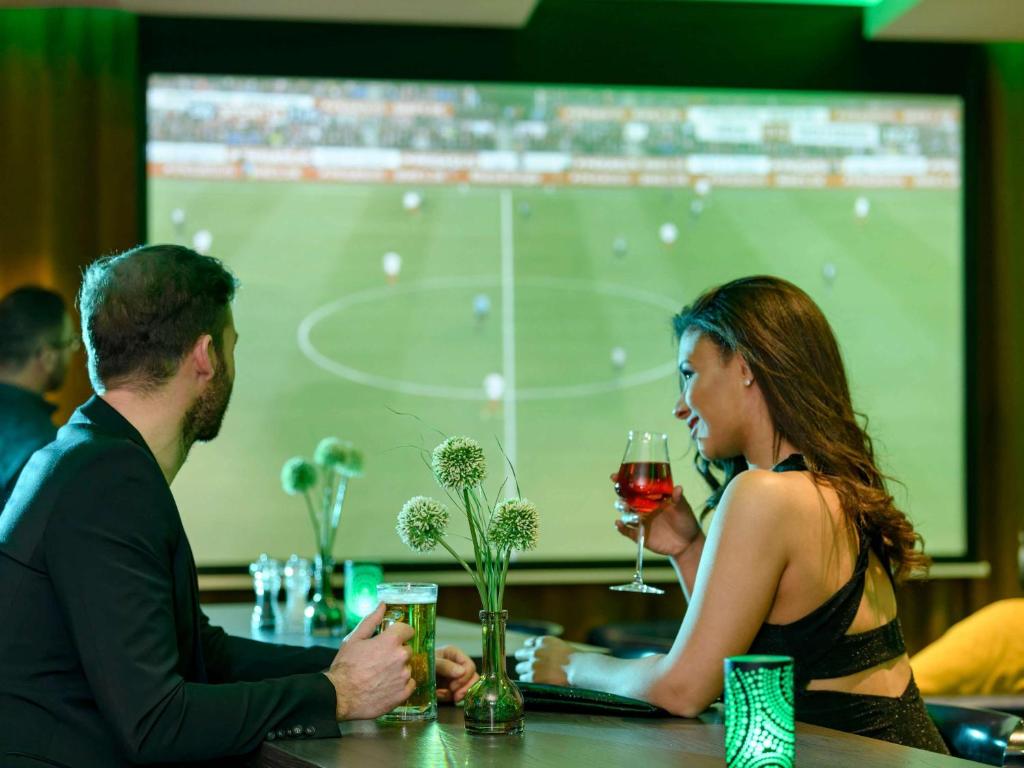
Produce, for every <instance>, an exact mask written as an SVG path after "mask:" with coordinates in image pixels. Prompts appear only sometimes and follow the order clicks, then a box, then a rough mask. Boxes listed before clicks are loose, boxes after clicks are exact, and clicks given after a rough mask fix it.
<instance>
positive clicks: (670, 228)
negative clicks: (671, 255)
mask: <svg viewBox="0 0 1024 768" xmlns="http://www.w3.org/2000/svg"><path fill="white" fill-rule="evenodd" d="M658 237H660V238H661V242H663V243H664V244H665V245H672V243H674V242H675V241H676V239H677V238H678V237H679V227H677V226H676V225H675V224H673V223H672V222H671V221H666V222H665V223H664V224H662V225H661V227H660V228H659V229H658Z"/></svg>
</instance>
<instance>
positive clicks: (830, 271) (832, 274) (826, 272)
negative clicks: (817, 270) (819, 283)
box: [821, 261, 839, 284]
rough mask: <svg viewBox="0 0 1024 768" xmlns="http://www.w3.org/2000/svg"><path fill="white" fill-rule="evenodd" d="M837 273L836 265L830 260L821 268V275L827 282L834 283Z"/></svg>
mask: <svg viewBox="0 0 1024 768" xmlns="http://www.w3.org/2000/svg"><path fill="white" fill-rule="evenodd" d="M837 274H839V271H838V270H837V269H836V265H835V264H833V263H832V262H831V261H829V262H826V263H825V265H824V266H823V267H822V268H821V276H822V277H823V278H825V282H827V283H830V284H831V283H834V282H835V279H836V275H837Z"/></svg>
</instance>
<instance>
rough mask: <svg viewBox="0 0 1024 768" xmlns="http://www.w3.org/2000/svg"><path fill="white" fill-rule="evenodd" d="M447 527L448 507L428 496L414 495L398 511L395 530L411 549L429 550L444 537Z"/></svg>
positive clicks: (417, 550) (415, 550) (418, 550)
mask: <svg viewBox="0 0 1024 768" xmlns="http://www.w3.org/2000/svg"><path fill="white" fill-rule="evenodd" d="M447 527H448V507H446V506H445V505H444V504H442V503H441V502H439V501H435V500H434V499H431V498H428V497H427V496H413V497H412V498H411V499H409V500H408V501H407V502H405V504H404V505H403V506H402V511H401V512H399V513H398V525H396V526H395V530H396V531H398V536H399V538H401V540H402V542H403V543H404V544H405V545H406V546H407V547H409V549H411V550H413V551H414V552H429V551H430V550H432V549H433V548H434V547H436V546H437V543H438V542H439V541H440V540H441V539H442V538H443V537H444V532H445V529H446V528H447Z"/></svg>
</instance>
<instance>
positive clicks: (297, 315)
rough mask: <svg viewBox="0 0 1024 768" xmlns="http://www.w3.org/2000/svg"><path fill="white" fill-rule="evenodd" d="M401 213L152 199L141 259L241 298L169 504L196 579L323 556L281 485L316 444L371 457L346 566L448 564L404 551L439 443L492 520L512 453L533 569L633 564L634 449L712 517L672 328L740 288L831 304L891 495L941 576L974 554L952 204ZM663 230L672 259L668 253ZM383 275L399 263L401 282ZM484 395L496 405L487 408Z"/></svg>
mask: <svg viewBox="0 0 1024 768" xmlns="http://www.w3.org/2000/svg"><path fill="white" fill-rule="evenodd" d="M411 189H412V188H409V187H403V186H401V185H394V184H391V185H362V186H359V185H344V184H331V183H324V182H313V183H309V182H260V183H246V182H239V181H196V180H183V179H171V178H151V179H150V181H149V227H150V230H149V240H150V242H154V243H158V242H181V243H183V244H192V242H193V238H194V236H195V234H196V232H198V231H200V230H206V231H208V232H209V233H210V235H211V236H212V240H211V244H210V247H209V252H210V253H211V254H212V255H214V256H217V257H218V258H220V259H222V260H223V261H224V262H225V263H226V264H227V265H228V266H229V267H230V268H231V269H232V270H233V271H234V272H235V273H236V275H237V276H238V278H239V279H240V280H241V282H242V288H241V290H240V292H239V294H238V296H237V298H236V301H235V304H234V315H235V322H236V325H237V328H238V331H239V334H240V340H239V344H238V347H237V351H236V370H237V374H236V381H235V390H234V395H233V398H232V401H231V406H230V409H229V411H228V415H227V418H226V420H225V423H224V427H223V430H222V432H221V436H220V437H219V438H217V440H216V441H215V442H214V443H212V444H210V445H197V446H196V447H195V448H194V449H193V451H192V456H191V457H190V459H189V462H188V463H187V464H186V466H185V468H184V470H183V471H182V473H181V475H180V476H179V478H178V479H177V480H176V481H175V484H174V492H175V495H176V497H177V499H178V503H179V506H180V508H181V511H182V516H183V519H184V520H185V523H186V527H187V529H188V531H189V534H190V539H191V541H192V544H193V547H194V548H195V554H196V559H197V561H198V562H199V564H200V565H216V564H225V563H238V562H248V561H249V560H251V559H253V558H254V557H255V556H256V555H257V554H258V553H259V552H262V551H268V552H270V553H271V554H272V555H274V556H277V557H287V556H288V554H290V553H291V552H299V553H302V554H305V555H307V556H308V555H309V554H310V553H311V552H312V549H313V546H312V534H311V532H310V531H309V524H308V520H307V519H306V513H305V510H304V507H303V505H302V503H301V501H300V500H299V499H296V498H290V497H287V496H286V495H285V494H284V493H283V492H282V490H281V488H280V484H279V470H280V467H281V464H282V463H283V462H284V461H285V460H286V459H287V458H289V457H291V456H293V455H305V456H307V457H308V456H310V455H311V453H312V449H313V447H314V445H315V444H316V442H317V441H318V440H319V439H320V438H321V437H323V436H326V435H337V436H339V437H341V438H344V439H347V440H351V441H352V442H353V443H354V444H355V445H356V446H358V447H360V448H362V449H363V451H364V452H365V455H366V476H365V477H364V478H360V479H357V480H354V481H353V482H352V483H351V485H350V489H349V496H348V498H347V500H346V504H345V510H344V515H343V518H342V522H341V526H340V529H339V533H338V541H337V546H336V548H335V553H336V555H337V557H338V558H370V559H377V560H383V561H385V562H389V561H391V562H394V561H410V560H414V559H429V558H431V557H433V558H435V559H437V560H439V561H440V560H444V561H446V558H445V557H444V554H443V553H435V554H434V555H426V556H418V555H413V554H412V553H410V552H409V551H407V550H406V549H405V548H404V547H403V545H402V544H401V542H400V541H399V540H398V537H397V535H396V534H395V532H394V521H395V516H396V514H397V512H398V510H399V509H400V507H401V505H402V503H403V502H404V501H405V500H406V499H407V498H409V497H410V496H412V495H416V494H425V495H433V496H438V497H440V498H443V495H442V492H441V491H440V490H439V489H438V488H437V487H436V485H435V484H434V481H433V479H432V478H431V476H430V473H429V472H428V470H427V469H426V468H425V467H424V465H423V460H422V456H421V451H420V450H419V449H420V448H425V449H428V450H429V449H431V448H432V447H433V446H434V445H435V444H436V443H437V442H438V441H439V439H440V437H439V435H438V434H437V433H435V432H433V431H431V428H430V427H431V426H435V427H437V428H438V429H440V430H442V431H443V432H445V433H447V434H449V435H454V434H465V435H469V436H472V437H475V438H476V439H478V440H479V441H480V443H481V444H482V445H483V446H484V448H485V450H486V451H487V455H488V460H489V462H490V463H489V467H490V472H489V478H488V481H487V485H486V487H487V489H488V491H489V492H490V493H492V494H494V493H496V492H497V488H498V486H499V485H500V484H501V481H502V480H503V478H504V477H505V474H506V473H505V467H504V466H503V460H502V457H501V453H500V452H499V449H498V441H500V442H501V445H502V446H504V448H505V450H506V451H507V452H508V453H509V455H510V458H512V460H513V461H514V464H515V467H516V471H517V474H518V479H519V482H520V485H521V488H522V491H523V494H524V496H526V497H527V498H529V499H531V500H532V501H534V502H536V503H537V505H538V507H539V508H540V511H541V538H540V546H539V548H538V550H537V551H536V552H531V553H526V554H525V555H524V556H523V559H537V560H545V561H547V560H568V561H596V560H608V559H617V560H622V561H623V562H625V561H627V560H629V559H630V558H631V556H632V554H633V551H634V550H633V548H632V545H631V544H630V543H629V542H627V541H626V540H624V539H622V538H621V537H620V536H619V535H618V534H617V533H616V532H615V530H614V528H613V526H612V521H613V519H614V511H613V509H612V503H613V501H614V494H613V491H612V487H611V483H610V482H609V480H608V475H609V473H610V472H612V471H614V470H615V469H616V468H617V466H618V463H619V460H620V458H621V455H622V450H623V448H624V445H625V437H626V431H627V430H628V429H630V428H633V427H636V428H641V429H649V430H659V431H665V432H667V433H668V435H669V446H670V452H671V456H672V469H673V475H674V477H675V479H676V482H677V483H681V484H682V485H683V487H684V489H685V490H686V493H687V497H688V498H689V499H690V501H691V503H692V504H694V505H695V506H696V505H697V504H699V503H700V502H701V501H702V500H703V499H704V497H705V496H706V494H707V487H706V486H705V485H704V483H703V481H702V480H700V479H699V477H698V476H697V475H696V473H695V472H694V471H693V469H692V448H691V446H690V444H689V438H688V435H687V433H686V430H685V427H684V426H683V425H682V424H680V423H678V422H675V421H674V420H673V418H672V416H671V411H672V408H673V405H674V403H675V400H676V398H677V396H678V383H677V375H676V372H675V367H676V366H675V348H674V342H673V338H672V332H671V317H672V314H673V312H675V311H678V309H679V308H680V307H682V306H683V305H684V304H686V303H688V302H690V301H692V300H693V299H694V298H695V297H696V296H697V294H698V293H700V292H701V291H703V290H704V289H706V288H708V287H710V286H712V285H715V284H717V283H721V282H723V281H725V280H729V279H731V278H735V277H739V276H743V275H751V274H772V275H778V276H780V277H783V278H786V279H789V280H792V281H793V282H795V283H796V284H797V285H799V286H801V287H802V288H804V289H805V290H806V291H808V293H810V295H811V296H812V297H813V298H814V299H815V301H817V302H818V303H819V305H820V306H821V307H822V309H823V310H824V312H825V314H826V316H827V317H828V319H829V321H830V322H831V323H832V326H833V329H834V330H835V332H836V335H837V337H838V339H839V343H840V346H841V348H842V350H843V354H844V358H845V360H846V363H847V369H848V374H849V377H850V380H851V385H852V392H853V398H854V407H855V408H856V409H857V410H858V411H859V412H862V413H865V414H867V415H868V416H869V419H870V432H871V434H872V435H873V436H874V437H875V438H876V451H877V454H878V458H879V460H880V463H881V465H882V467H883V470H884V471H886V472H887V473H889V474H891V475H892V476H894V477H896V478H897V479H899V480H900V481H901V482H902V483H903V484H904V486H905V487H900V486H898V485H896V486H893V488H892V490H893V491H894V492H895V493H896V495H897V498H898V500H899V501H900V502H901V503H903V504H904V505H905V507H906V508H907V509H908V511H909V513H910V514H911V516H912V518H913V519H914V520H915V522H916V523H917V524H918V525H919V527H920V530H921V531H922V533H923V534H924V536H925V540H926V543H927V545H928V550H929V552H931V553H932V554H937V555H942V554H959V553H960V552H961V549H962V546H963V539H964V532H963V526H964V521H963V517H962V508H963V477H964V473H963V466H962V462H963V424H962V421H961V419H960V418H959V414H960V413H961V410H960V409H961V407H962V406H961V401H962V383H961V379H962V374H961V368H960V365H961V362H960V361H961V349H962V318H961V316H960V310H959V307H960V306H961V296H960V292H961V290H962V287H961V285H962V283H961V258H960V250H959V247H960V246H959V244H960V233H959V222H960V211H959V206H960V191H959V189H936V190H914V191H909V190H899V189H879V190H867V191H862V190H855V189H826V190H787V189H777V188H769V189H738V188H716V189H713V190H711V191H710V193H709V194H707V195H706V196H704V197H702V198H700V202H699V203H698V206H702V208H697V207H695V206H694V205H693V202H694V200H696V199H698V196H697V194H696V192H694V191H693V190H692V189H690V188H685V189H675V190H672V189H637V188H629V189H599V188H593V189H587V188H567V187H562V188H548V189H541V188H522V189H520V188H514V189H502V188H496V187H478V186H469V185H465V186H460V187H451V186H436V187H431V186H425V187H417V188H416V189H415V191H416V192H417V193H418V194H419V195H420V196H421V200H420V204H419V206H418V207H417V208H416V209H415V210H411V211H408V210H405V209H404V208H403V195H404V193H406V192H407V191H410V190H411ZM858 197H865V198H866V199H867V200H868V202H869V204H870V212H869V213H868V214H867V215H866V216H860V217H859V216H857V215H855V203H856V200H857V198H858ZM175 210H178V211H180V212H181V213H178V214H176V216H177V217H178V218H177V220H176V221H175V220H172V212H174V211H175ZM182 214H183V217H182ZM666 223H671V224H674V225H675V227H676V229H677V232H678V236H677V238H676V239H675V241H674V242H670V243H666V242H664V241H663V238H662V237H660V235H659V230H660V228H661V227H662V225H664V224H666ZM386 253H395V254H398V256H399V257H400V259H401V268H400V271H399V273H398V274H397V276H395V277H394V278H393V279H392V280H390V281H389V279H388V278H387V276H386V275H385V272H384V269H383V267H382V263H383V262H382V260H383V258H384V254H386ZM936 286H939V289H938V290H937V289H936ZM481 296H486V297H487V298H486V301H482V300H481V299H480V297H481ZM481 302H482V303H483V305H484V307H483V308H488V307H487V305H488V304H489V311H487V312H482V311H480V310H481V309H482V308H481V306H480V304H481ZM475 304H476V305H477V306H476V310H477V311H476V312H475V311H474V307H475ZM616 348H618V349H619V350H621V351H619V352H615V353H614V354H613V350H615V349H616ZM623 353H624V354H623ZM616 356H618V358H617V360H613V358H614V357H616ZM623 357H624V359H623ZM616 362H617V363H618V364H616ZM489 374H500V375H501V376H502V377H503V379H504V384H505V390H504V392H502V393H501V395H500V398H499V399H498V400H496V401H491V400H490V399H489V398H488V395H487V392H486V391H485V387H484V380H485V377H487V376H488V375H489ZM933 393H941V394H939V395H934V394H933ZM950 393H953V395H954V396H955V398H956V400H955V402H954V403H953V406H955V410H954V412H953V413H954V415H955V418H951V417H950V403H949V396H950ZM394 412H399V413H403V414H414V415H415V417H417V418H414V417H412V416H401V415H396V413H394ZM232 521H244V524H241V525H240V524H238V523H237V522H234V523H233V522H232ZM453 525H454V526H455V530H459V531H461V528H460V527H459V521H457V520H455V521H454V523H453ZM463 549H464V550H466V551H468V547H464V548H463Z"/></svg>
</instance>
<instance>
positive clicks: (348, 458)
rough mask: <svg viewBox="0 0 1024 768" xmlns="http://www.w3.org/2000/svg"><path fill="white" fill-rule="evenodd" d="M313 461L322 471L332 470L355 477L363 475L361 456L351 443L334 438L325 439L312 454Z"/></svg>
mask: <svg viewBox="0 0 1024 768" xmlns="http://www.w3.org/2000/svg"><path fill="white" fill-rule="evenodd" d="M313 460H314V461H315V462H316V463H317V464H319V465H320V466H321V467H323V468H324V469H333V470H334V471H335V472H338V473H339V474H342V475H348V476H349V477H357V476H360V475H362V474H363V454H362V452H360V451H357V450H356V449H355V448H353V447H352V444H351V443H348V442H345V441H344V440H339V439H338V438H336V437H325V438H324V439H323V440H321V441H320V442H319V443H318V444H317V446H316V450H315V451H314V452H313Z"/></svg>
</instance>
